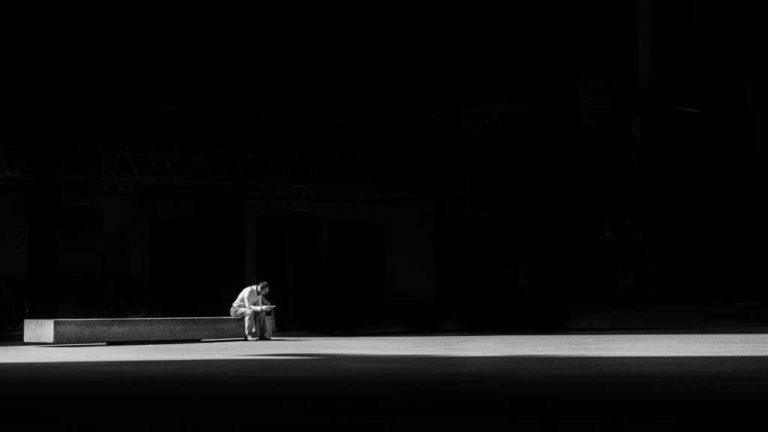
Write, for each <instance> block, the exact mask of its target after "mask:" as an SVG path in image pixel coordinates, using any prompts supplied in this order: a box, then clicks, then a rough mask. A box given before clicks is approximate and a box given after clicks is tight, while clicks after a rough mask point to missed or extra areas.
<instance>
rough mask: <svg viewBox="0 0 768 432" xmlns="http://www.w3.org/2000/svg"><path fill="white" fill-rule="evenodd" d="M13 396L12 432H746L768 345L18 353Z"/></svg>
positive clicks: (285, 344) (493, 342)
mask: <svg viewBox="0 0 768 432" xmlns="http://www.w3.org/2000/svg"><path fill="white" fill-rule="evenodd" d="M0 389H1V390H0V391H1V392H2V394H3V396H5V398H4V399H5V400H7V402H4V403H3V405H2V406H0V415H1V416H0V429H2V430H4V431H5V430H14V429H21V430H30V429H34V428H35V427H39V428H43V429H47V430H51V429H59V430H64V429H72V430H79V429H91V430H135V429H139V430H233V429H249V430H252V429H259V428H264V429H265V430H266V429H280V428H297V429H316V428H318V427H320V426H331V427H333V428H335V429H346V428H349V429H356V430H359V429H364V430H371V429H373V430H416V429H419V430H422V429H424V428H426V427H431V428H438V429H439V428H446V427H448V428H461V429H467V428H473V429H475V428H486V429H493V430H496V429H499V428H501V427H504V428H506V429H510V428H511V429H513V430H531V431H534V430H582V431H587V430H601V431H602V430H637V431H639V430H676V431H678V430H681V429H683V430H702V429H707V428H709V427H711V428H712V429H713V430H722V429H728V430H730V429H734V428H740V424H742V423H743V424H744V425H745V424H746V422H748V421H750V420H755V419H759V420H762V419H763V416H762V414H763V412H764V411H765V409H764V405H765V402H767V401H768V334H758V333H753V334H706V335H703V334H589V335H583V334H568V335H520V336H425V337H347V338H339V337H285V338H279V339H277V340H274V341H270V342H245V341H209V342H202V343H185V344H180V343H175V344H153V345H108V346H107V345H82V346H66V345H48V346H45V345H40V346H24V345H8V346H1V347H0ZM766 418H768V417H766ZM3 426H4V427H3ZM734 430H735V429H734Z"/></svg>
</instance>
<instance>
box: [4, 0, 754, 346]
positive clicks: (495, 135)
mask: <svg viewBox="0 0 768 432" xmlns="http://www.w3.org/2000/svg"><path fill="white" fill-rule="evenodd" d="M761 8H762V7H761V6H760V4H759V2H757V1H743V2H714V3H713V2H703V1H693V0H689V1H683V0H678V1H665V2H660V1H650V0H647V1H643V0H639V1H636V2H591V3H589V4H581V3H578V4H574V5H570V6H565V7H562V6H559V7H555V6H554V5H541V6H536V7H533V6H526V7H521V6H516V7H514V8H510V9H508V10H504V11H501V10H499V11H484V13H479V14H475V11H472V12H471V13H470V12H469V11H461V10H458V11H455V10H454V11H447V10H445V8H444V9H442V10H436V9H435V10H426V11H415V10H380V11H375V12H372V11H361V10H339V11H335V10H324V11H322V12H323V14H320V13H319V12H320V11H309V10H304V11H303V12H305V14H302V16H298V15H291V14H286V13H278V12H272V11H266V10H257V11H251V12H249V13H247V14H246V13H244V12H243V13H238V12H237V11H231V13H228V14H225V16H224V17H223V18H222V17H219V16H217V17H213V16H209V17H206V18H205V19H201V18H194V19H193V18H191V17H188V16H187V15H186V13H182V12H181V11H176V12H175V13H173V14H170V15H168V16H166V15H164V14H163V15H162V16H159V15H155V14H146V16H143V17H142V18H148V17H153V18H152V19H149V20H146V19H139V18H137V19H136V20H131V19H128V18H127V17H126V16H122V18H126V21H127V22H125V23H124V22H123V20H118V19H117V16H114V17H113V18H114V19H113V18H109V19H107V18H104V17H102V19H95V20H92V21H90V22H86V23H85V24H81V23H80V22H74V21H72V22H70V21H66V22H65V21H63V20H56V19H52V20H51V21H50V22H49V21H48V20H47V19H46V20H43V19H42V18H41V19H32V20H30V22H29V23H27V21H24V24H20V25H19V28H18V29H16V28H13V30H8V31H7V33H8V34H7V38H6V39H7V41H8V43H7V45H8V47H7V48H8V49H7V50H5V52H4V54H3V55H4V61H3V63H4V64H5V67H4V71H5V72H7V73H8V74H7V75H6V77H5V78H4V80H3V85H2V92H3V94H2V119H3V121H2V128H0V134H2V136H0V321H2V322H1V324H2V326H3V331H5V332H14V331H18V330H19V329H20V323H21V320H23V318H25V317H28V318H32V317H126V316H219V315H226V314H227V311H228V307H229V304H230V303H231V302H232V301H233V300H234V299H235V297H236V295H237V293H238V291H239V290H240V289H241V288H242V287H243V286H245V284H248V283H252V282H253V281H254V280H268V281H270V283H271V285H272V287H273V292H272V294H271V297H272V302H273V303H275V304H277V305H279V310H278V317H279V318H278V320H279V326H280V329H281V330H286V331H288V330H302V331H315V332H331V333H338V334H357V333H366V332H367V333H381V332H435V331H455V330H464V331H513V332H516V331H550V330H562V329H581V328H626V327H643V326H648V327H665V326H666V327H670V326H672V327H674V326H679V325H682V324H684V323H687V324H690V323H693V324H694V325H699V326H706V325H710V324H717V325H725V324H728V325H742V324H755V323H758V324H759V323H762V322H764V321H765V320H766V319H768V314H766V313H764V310H763V306H764V305H765V302H766V300H767V299H766V294H765V292H766V291H765V289H764V287H765V276H764V272H762V271H761V270H762V267H763V265H764V263H765V247H764V244H765V223H764V220H765V215H764V213H763V210H762V208H763V207H764V206H763V205H762V204H763V203H764V201H765V190H764V187H763V183H764V180H763V168H762V156H761V152H762V150H761V149H762V147H763V140H764V138H763V136H762V134H761V130H762V128H763V125H764V121H765V120H764V116H763V115H762V113H761V107H762V106H763V105H764V103H765V102H764V101H765V93H764V86H765V83H764V78H763V74H762V70H761V69H760V67H759V65H760V64H761V63H762V61H761V60H762V57H763V52H764V50H763V49H762V48H763V47H762V46H758V43H757V41H758V40H759V36H760V35H759V30H760V26H761V25H762V21H761V10H760V9H761ZM315 12H317V13H315ZM447 12H451V13H447ZM329 17H330V18H329ZM118 21H119V22H118ZM52 24H55V25H52ZM660 310H663V311H667V312H666V313H662V312H658V311H660ZM669 311H672V312H669Z"/></svg>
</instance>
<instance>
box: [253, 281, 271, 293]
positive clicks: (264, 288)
mask: <svg viewBox="0 0 768 432" xmlns="http://www.w3.org/2000/svg"><path fill="white" fill-rule="evenodd" d="M256 291H257V292H258V293H259V294H261V295H264V294H266V293H268V292H269V282H266V281H265V282H259V283H257V284H256Z"/></svg>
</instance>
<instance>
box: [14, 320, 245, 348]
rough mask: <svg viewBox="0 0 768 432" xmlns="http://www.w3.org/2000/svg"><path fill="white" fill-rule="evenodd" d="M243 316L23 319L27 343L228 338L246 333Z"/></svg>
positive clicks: (238, 336) (240, 336)
mask: <svg viewBox="0 0 768 432" xmlns="http://www.w3.org/2000/svg"><path fill="white" fill-rule="evenodd" d="M243 325H244V323H243V318H232V317H182V318H93V319H27V320H24V342H25V343H57V344H58V343H99V342H132V341H135V342H140V341H164V340H169V341H170V340H200V339H228V338H242V337H243V336H244V334H245V333H244V328H243Z"/></svg>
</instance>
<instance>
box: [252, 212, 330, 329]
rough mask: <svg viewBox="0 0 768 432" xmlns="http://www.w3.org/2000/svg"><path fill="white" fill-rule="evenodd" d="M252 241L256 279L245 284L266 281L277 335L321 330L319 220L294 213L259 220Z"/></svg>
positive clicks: (321, 267) (325, 302)
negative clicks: (294, 331)
mask: <svg viewBox="0 0 768 432" xmlns="http://www.w3.org/2000/svg"><path fill="white" fill-rule="evenodd" d="M257 227H258V228H257V234H256V236H257V238H256V259H257V263H256V271H257V274H256V275H251V280H250V281H249V282H248V283H254V282H255V281H256V280H258V281H264V280H265V281H268V282H269V284H270V286H271V291H270V294H269V296H268V297H269V299H270V301H271V302H272V303H273V304H275V305H277V310H276V311H275V314H276V321H277V326H278V329H279V330H281V331H291V330H313V329H319V328H321V327H322V326H323V321H322V318H323V317H322V310H323V309H324V308H325V307H326V304H327V301H326V300H325V299H324V295H323V291H324V290H323V288H322V283H323V278H322V269H323V252H322V227H323V225H322V218H321V217H320V216H319V215H315V214H311V213H305V212H295V213H286V214H279V215H276V214H272V215H264V216H260V217H259V219H258V224H257Z"/></svg>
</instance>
